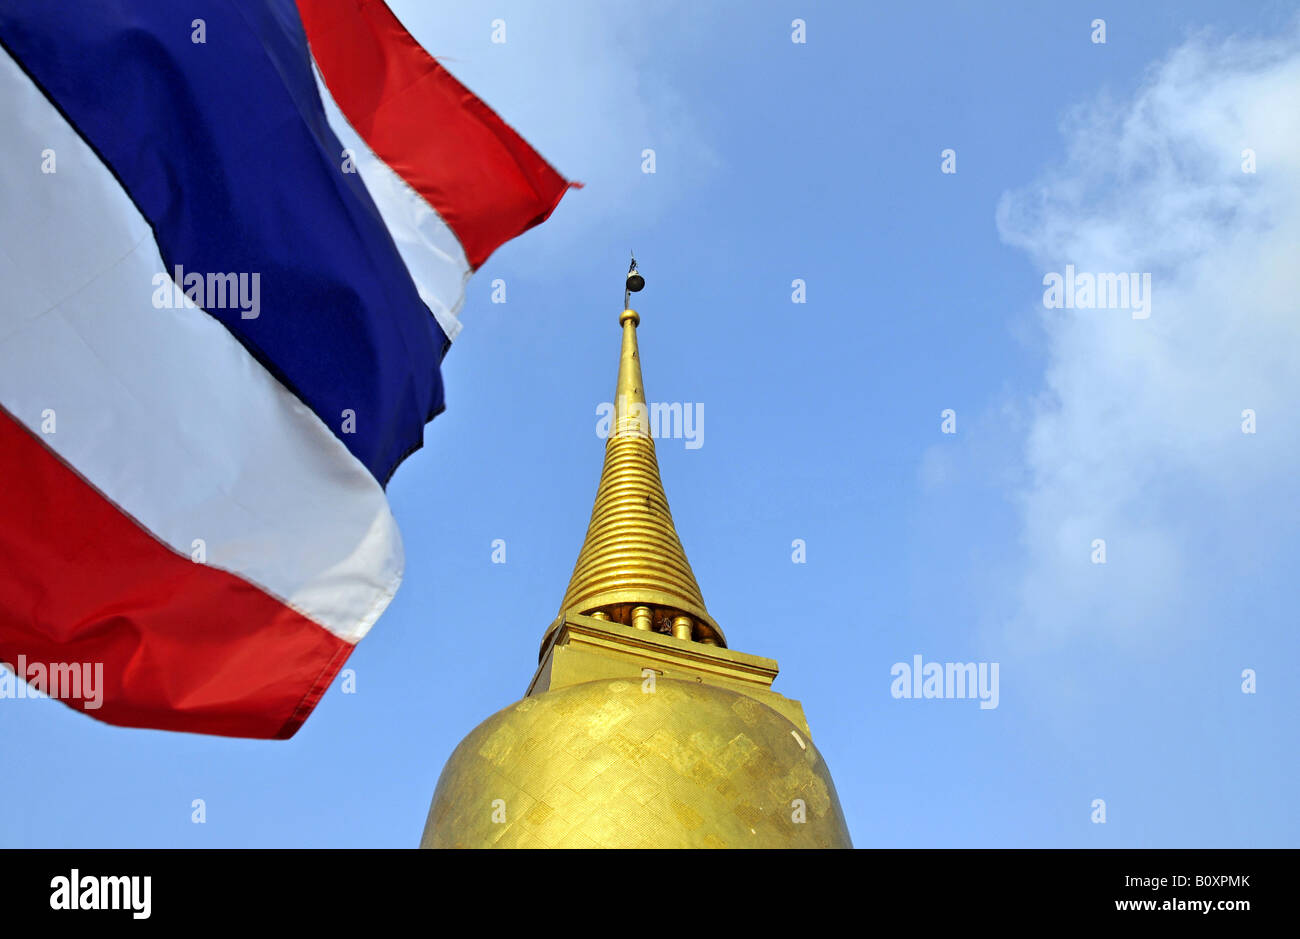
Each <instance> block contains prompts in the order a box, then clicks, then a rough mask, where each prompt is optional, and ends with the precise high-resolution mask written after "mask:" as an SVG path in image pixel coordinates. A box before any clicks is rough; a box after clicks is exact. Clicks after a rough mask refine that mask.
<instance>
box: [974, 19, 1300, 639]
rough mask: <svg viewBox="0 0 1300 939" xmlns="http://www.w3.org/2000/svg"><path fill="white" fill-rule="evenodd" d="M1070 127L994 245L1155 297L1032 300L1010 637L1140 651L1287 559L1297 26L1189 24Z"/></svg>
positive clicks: (1299, 132) (1295, 287)
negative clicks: (1184, 34) (1039, 338)
mask: <svg viewBox="0 0 1300 939" xmlns="http://www.w3.org/2000/svg"><path fill="white" fill-rule="evenodd" d="M1062 131H1063V133H1064V135H1065V137H1066V140H1067V144H1068V146H1067V156H1066V158H1065V160H1064V161H1063V163H1062V165H1060V166H1059V167H1057V168H1055V169H1053V170H1052V171H1050V172H1048V173H1046V174H1044V175H1043V176H1042V178H1040V179H1039V180H1037V181H1036V182H1034V183H1033V184H1032V185H1029V186H1026V187H1024V188H1022V189H1019V190H1017V191H1014V192H1009V193H1006V194H1004V196H1003V198H1002V200H1001V203H1000V205H999V207H998V212H997V222H998V227H999V231H1000V233H1001V236H1002V238H1003V240H1004V241H1005V242H1006V243H1008V244H1010V245H1013V246H1016V247H1019V248H1021V249H1023V250H1024V251H1025V252H1027V253H1028V255H1029V256H1030V257H1031V259H1032V260H1033V261H1034V263H1035V264H1036V265H1038V266H1040V267H1041V270H1042V272H1043V273H1044V274H1047V273H1048V272H1052V271H1062V270H1064V269H1065V265H1067V264H1072V265H1074V267H1075V268H1076V269H1077V270H1079V271H1090V272H1150V273H1151V274H1152V295H1153V296H1152V303H1151V313H1150V318H1149V319H1145V320H1143V319H1134V318H1133V317H1132V316H1131V315H1130V314H1129V312H1127V311H1124V310H1115V309H1109V310H1108V309H1073V310H1071V309H1043V308H1042V307H1041V306H1040V307H1039V308H1038V309H1037V315H1038V316H1040V317H1041V323H1042V328H1043V330H1044V333H1045V336H1046V349H1047V368H1046V374H1045V379H1044V388H1043V390H1042V393H1041V395H1040V397H1039V398H1038V400H1037V401H1036V403H1035V407H1034V410H1033V413H1032V417H1031V420H1030V422H1029V432H1028V436H1027V439H1026V440H1025V448H1024V461H1025V470H1026V476H1025V480H1026V482H1025V484H1024V485H1023V487H1022V488H1021V489H1020V491H1019V492H1018V497H1019V500H1020V505H1021V509H1022V512H1023V541H1024V545H1023V547H1024V551H1025V564H1024V567H1023V577H1021V578H1020V579H1019V583H1018V584H1017V586H1016V587H1015V591H1016V594H1017V602H1018V604H1019V613H1018V616H1017V617H1016V619H1015V630H1016V633H1017V635H1018V637H1019V638H1021V639H1022V640H1026V641H1029V640H1037V641H1039V642H1042V643H1044V644H1046V645H1054V644H1056V643H1058V642H1060V641H1062V640H1065V639H1067V638H1070V637H1072V636H1078V635H1082V634H1083V633H1085V632H1087V633H1089V634H1091V635H1093V636H1097V635H1100V636H1102V637H1103V638H1105V639H1108V640H1114V641H1117V642H1122V643H1136V644H1146V643H1152V642H1157V641H1160V640H1162V639H1166V638H1168V637H1170V636H1173V635H1177V634H1179V633H1180V632H1181V631H1185V630H1186V627H1187V625H1188V624H1189V622H1191V621H1194V620H1196V618H1197V616H1198V614H1199V613H1201V612H1202V611H1203V610H1204V609H1205V608H1206V607H1207V606H1208V605H1211V604H1212V603H1213V602H1215V601H1216V598H1217V601H1218V602H1221V601H1222V599H1223V598H1224V597H1225V596H1226V595H1228V594H1229V593H1231V591H1230V590H1227V589H1226V585H1228V584H1230V583H1232V582H1233V580H1234V579H1235V578H1237V577H1240V576H1247V577H1251V578H1255V577H1262V578H1268V577H1270V576H1272V577H1275V578H1284V577H1288V576H1292V575H1293V573H1294V571H1293V570H1291V569H1290V568H1291V565H1292V564H1294V562H1295V557H1294V553H1295V538H1296V533H1297V531H1300V519H1298V518H1297V511H1298V506H1300V476H1298V475H1297V467H1300V420H1297V415H1296V409H1297V403H1298V402H1300V255H1298V254H1297V250H1298V249H1300V31H1296V30H1293V31H1291V32H1290V33H1289V34H1288V35H1286V36H1284V37H1282V38H1275V39H1270V40H1245V39H1230V40H1214V39H1211V38H1207V37H1198V38H1196V39H1194V40H1192V41H1189V42H1188V43H1187V44H1185V45H1183V46H1181V47H1180V48H1178V49H1177V50H1175V51H1174V52H1173V53H1172V54H1170V55H1169V56H1168V57H1167V58H1165V59H1164V60H1163V61H1161V62H1159V63H1157V64H1156V65H1155V66H1153V67H1152V69H1151V70H1150V72H1149V73H1148V75H1147V76H1146V80H1145V81H1144V83H1143V86H1142V87H1141V89H1140V90H1139V91H1138V93H1137V94H1136V95H1135V96H1134V97H1133V98H1132V99H1131V100H1127V101H1115V100H1110V99H1100V100H1096V101H1093V102H1090V103H1089V104H1088V105H1086V106H1084V107H1080V108H1078V109H1076V110H1075V111H1073V112H1072V113H1071V114H1069V115H1068V117H1067V118H1066V120H1065V121H1064V122H1063V125H1062ZM1245 150H1250V151H1253V153H1254V159H1255V161H1256V172H1254V173H1248V172H1243V163H1244V162H1245V161H1248V160H1249V158H1250V157H1249V155H1245V156H1243V151H1245ZM1247 409H1251V410H1253V411H1254V412H1255V415H1256V420H1257V428H1258V430H1257V433H1255V434H1253V435H1252V434H1246V433H1243V432H1242V422H1243V417H1242V412H1243V411H1245V410H1247ZM1094 539H1105V542H1106V561H1107V563H1106V564H1104V565H1098V564H1094V563H1092V548H1091V545H1092V543H1093V540H1094ZM1284 548H1285V549H1286V550H1287V551H1288V552H1289V554H1288V556H1287V557H1286V558H1285V559H1283V560H1281V561H1279V560H1278V558H1277V552H1278V551H1279V550H1283V549H1284Z"/></svg>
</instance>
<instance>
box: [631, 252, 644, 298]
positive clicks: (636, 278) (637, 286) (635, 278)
mask: <svg viewBox="0 0 1300 939" xmlns="http://www.w3.org/2000/svg"><path fill="white" fill-rule="evenodd" d="M644 286H645V278H644V277H642V276H641V272H640V271H638V270H637V269H636V258H633V259H632V266H631V267H629V268H628V269H627V290H628V293H639V292H640V290H641V288H643V287H644Z"/></svg>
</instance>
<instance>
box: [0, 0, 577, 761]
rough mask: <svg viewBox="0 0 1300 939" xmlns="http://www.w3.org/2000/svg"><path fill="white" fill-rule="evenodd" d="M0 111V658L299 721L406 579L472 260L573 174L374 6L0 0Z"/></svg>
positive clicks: (203, 710)
mask: <svg viewBox="0 0 1300 939" xmlns="http://www.w3.org/2000/svg"><path fill="white" fill-rule="evenodd" d="M0 128H3V134H0V200H2V201H0V205H3V213H2V214H0V661H3V662H6V663H9V665H10V666H11V667H12V668H14V669H17V670H19V671H20V673H21V677H23V678H26V679H27V680H28V682H29V684H31V685H33V687H35V689H36V690H38V691H44V692H46V693H49V694H51V695H53V696H57V697H61V698H65V699H67V702H68V703H69V704H71V705H73V706H75V707H77V708H78V709H85V710H86V713H88V714H90V715H92V716H94V717H97V718H99V719H101V720H104V721H107V722H109V723H113V724H121V725H127V726H137V727H155V728H165V729H172V730H186V731H194V732H200V733H211V734H225V735H231V736H247V737H288V736H291V735H292V734H293V733H294V731H296V730H297V728H298V727H299V726H300V725H301V724H302V722H303V721H304V720H305V719H306V717H307V715H308V714H310V713H311V710H312V709H313V707H314V706H315V705H316V703H317V702H318V701H319V699H320V697H321V695H322V694H323V692H324V691H325V689H326V688H328V687H329V685H330V683H331V681H332V679H333V678H334V676H335V675H336V673H337V672H338V669H339V668H340V667H341V665H342V664H343V662H344V661H345V660H346V658H347V656H348V654H349V653H350V652H351V650H352V648H353V646H354V645H355V643H356V642H357V641H358V640H359V639H360V638H361V637H362V636H363V635H365V633H366V631H367V630H368V629H369V628H370V627H371V626H372V625H373V624H374V622H375V620H376V619H377V618H378V617H379V615H380V613H381V612H383V610H384V608H385V607H386V606H387V604H388V602H389V601H390V600H391V599H392V597H393V594H394V592H395V591H396V589H397V586H398V583H399V581H400V579H401V572H402V549H401V541H400V537H399V535H398V531H397V528H396V526H395V524H394V521H393V518H392V515H391V513H390V512H389V508H388V504H387V500H386V499H385V496H384V490H383V487H384V484H385V483H386V482H387V480H388V478H389V476H390V474H391V473H392V472H393V470H394V469H395V468H396V466H397V465H398V464H399V463H400V462H401V461H402V460H403V459H404V458H405V457H406V456H407V455H409V454H410V453H412V452H413V451H414V450H416V449H418V448H419V447H420V445H421V442H422V438H423V428H424V425H425V423H426V422H427V421H429V420H430V419H431V418H433V417H434V416H435V415H436V414H438V413H439V412H440V411H441V410H442V409H443V388H442V378H441V374H440V372H439V364H440V362H441V360H442V357H443V356H444V355H445V354H446V351H447V349H448V346H449V343H450V341H451V340H452V339H454V338H455V335H456V332H457V331H458V329H459V322H458V319H457V317H458V313H459V310H460V306H461V302H462V298H463V293H464V288H465V283H466V281H467V279H468V277H469V275H470V273H471V272H472V271H473V270H474V269H475V268H476V267H478V266H479V265H480V264H482V263H483V261H484V260H485V259H486V258H487V257H488V255H490V254H491V253H492V251H493V250H495V249H496V248H497V247H498V246H499V245H501V244H502V243H503V242H505V241H507V240H509V239H510V238H513V237H514V236H516V235H518V234H520V233H522V232H523V231H525V230H527V229H528V228H530V227H532V226H533V225H536V224H538V223H539V222H541V221H543V220H545V219H546V218H547V217H548V216H549V215H550V213H551V211H552V210H553V209H554V208H555V206H556V204H557V203H558V202H559V200H560V198H561V196H562V195H563V194H564V192H565V191H566V189H567V188H568V186H569V185H571V184H570V183H568V182H566V181H565V180H564V179H563V178H562V177H561V176H560V175H559V174H558V173H557V172H556V171H555V170H554V169H552V168H551V167H550V166H549V165H548V164H547V163H546V162H545V161H544V160H543V159H542V158H541V157H540V156H538V154H537V153H536V152H535V151H533V149H532V148H531V147H529V145H528V144H527V143H526V142H525V141H524V140H522V139H521V138H520V137H519V136H518V135H517V134H516V133H515V132H514V131H512V130H511V129H510V128H509V127H508V126H507V125H506V124H505V123H504V122H503V121H502V120H501V119H500V118H499V117H498V116H497V115H496V114H494V113H493V112H492V111H491V110H489V109H488V108H487V107H486V106H485V105H484V104H483V103H482V102H481V101H479V100H478V99H477V98H475V97H474V96H473V95H472V94H471V93H470V92H469V91H467V90H466V89H465V88H464V87H463V86H462V85H460V84H459V83H458V82H457V81H456V80H455V79H454V78H453V77H452V76H451V75H449V74H448V73H447V72H446V71H445V70H444V69H443V68H442V67H441V66H440V65H438V63H436V62H435V61H434V60H433V59H432V58H431V57H430V56H429V55H428V54H427V53H426V52H425V51H424V50H423V49H422V48H420V46H419V45H418V44H417V43H416V42H415V41H414V40H413V39H412V38H411V37H410V35H409V34H407V32H406V31H405V30H404V29H403V27H402V26H401V24H400V23H399V22H398V21H397V19H396V17H394V15H393V14H392V12H391V11H389V9H388V8H387V7H386V6H385V5H384V4H383V3H382V2H379V0H298V2H297V3H294V2H292V0H190V2H187V3H184V4H177V3H175V2H174V0H100V2H95V3H85V4H70V3H51V2H49V0H0ZM20 661H21V662H22V663H24V664H23V666H22V667H21V668H19V666H18V665H17V664H16V663H19V662H20ZM89 665H93V666H94V667H95V669H96V670H99V669H100V667H101V666H102V671H98V672H95V673H98V674H102V687H96V688H94V689H91V688H88V687H81V688H79V689H78V688H70V687H69V686H70V685H71V684H77V683H75V682H69V681H67V680H66V679H68V677H69V676H73V677H75V676H76V675H78V674H85V675H86V676H87V678H88V676H90V675H91V674H92V672H91V671H89V670H87V671H85V672H84V673H78V672H76V668H77V667H78V666H89ZM38 666H39V669H38ZM59 675H61V676H62V677H63V678H64V679H65V681H64V682H63V685H62V686H58V682H57V681H55V678H56V676H59ZM89 683H90V682H89V678H88V680H87V684H89ZM42 684H44V687H42ZM92 692H93V693H92Z"/></svg>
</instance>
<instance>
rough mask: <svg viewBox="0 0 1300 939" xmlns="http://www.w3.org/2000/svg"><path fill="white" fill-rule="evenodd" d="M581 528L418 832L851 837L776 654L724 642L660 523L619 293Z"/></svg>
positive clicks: (507, 838)
mask: <svg viewBox="0 0 1300 939" xmlns="http://www.w3.org/2000/svg"><path fill="white" fill-rule="evenodd" d="M644 283H645V281H644V280H643V279H642V278H641V275H640V274H639V273H637V271H636V262H635V261H633V263H632V269H631V270H630V271H629V273H628V278H627V286H628V293H627V294H625V295H624V304H623V305H624V307H625V309H624V310H623V313H622V315H620V317H619V323H620V325H621V326H622V329H623V348H622V354H621V356H620V359H619V366H618V385H617V390H616V397H615V402H616V403H615V416H614V420H613V422H612V425H611V427H610V435H609V438H608V441H607V442H606V445H605V466H604V469H603V471H602V472H601V476H600V485H599V487H598V488H597V490H596V504H595V507H594V508H593V509H592V513H591V524H590V525H589V526H588V528H587V537H586V540H585V542H584V543H583V546H582V550H581V551H580V552H579V554H578V561H577V564H576V565H575V566H574V569H573V577H572V578H571V579H570V581H569V588H568V590H566V591H565V594H564V600H563V602H562V603H561V604H560V612H559V615H558V616H557V617H556V618H555V620H554V622H552V623H551V624H550V626H549V627H548V628H547V630H546V633H545V635H544V637H543V639H542V648H541V653H540V656H539V659H540V664H539V666H538V669H537V672H536V674H535V675H534V676H533V680H532V682H531V683H530V684H529V686H528V690H527V692H526V693H525V695H524V698H523V700H521V701H519V702H517V703H515V704H512V705H510V706H509V707H507V708H505V709H504V710H501V711H498V712H497V713H496V714H494V715H492V716H491V717H489V718H488V719H487V720H485V721H484V722H483V723H482V724H479V726H478V727H476V728H474V730H473V731H471V732H470V734H469V736H468V737H466V738H465V739H464V740H463V741H461V743H460V745H459V746H458V747H456V750H455V751H454V752H453V753H452V755H451V758H450V759H449V760H448V761H447V765H446V766H445V767H444V768H443V771H442V775H441V776H440V777H439V779H438V786H437V789H436V790H435V791H434V794H433V803H432V805H431V806H430V807H429V817H428V821H427V822H426V824H425V828H424V837H423V838H422V839H421V842H420V846H421V847H425V848H488V847H495V848H579V847H586V848H596V847H605V848H616V847H617V848H634V847H652V848H677V847H681V848H690V847H716V848H740V847H753V848H782V847H790V848H832V847H837V848H838V847H843V848H847V847H852V845H851V843H850V841H849V833H848V828H847V827H846V825H845V823H844V815H843V812H842V811H841V810H840V803H839V799H838V797H837V796H836V794H835V785H834V783H832V782H831V775H830V771H829V770H828V769H827V767H826V762H825V760H823V759H822V756H821V754H820V753H819V752H818V751H817V748H816V746H814V745H813V742H812V735H811V733H810V732H809V729H808V722H807V720H806V719H805V718H804V714H803V708H802V707H800V705H799V702H798V701H792V700H790V699H789V698H785V697H782V696H781V695H779V694H777V693H776V692H774V691H772V690H771V685H772V681H773V679H774V678H775V677H776V674H777V664H776V662H774V661H773V660H771V659H766V658H762V657H760V656H757V655H750V654H748V653H744V652H736V651H733V650H731V649H728V648H727V642H726V638H725V637H724V636H723V633H722V629H721V628H720V627H719V626H718V624H717V623H716V622H714V620H713V617H711V616H710V615H709V611H708V609H707V608H706V607H705V605H704V597H703V596H702V595H701V593H700V588H699V585H698V584H697V583H696V581H695V574H694V573H693V572H692V571H691V565H690V563H689V562H688V561H687V560H686V552H685V551H683V550H682V544H681V540H680V539H679V538H678V536H677V530H676V528H674V526H673V519H672V514H671V513H670V512H669V510H668V499H667V497H666V496H665V495H664V489H663V483H662V482H660V479H659V463H658V460H657V459H656V458H655V446H654V440H653V438H652V437H651V435H650V432H649V425H648V420H647V409H646V399H645V392H644V390H643V386H642V383H641V363H640V358H639V356H638V354H637V341H636V328H637V326H638V325H639V324H640V321H641V320H640V317H639V316H638V315H637V313H636V312H635V311H634V310H631V309H626V307H627V306H628V304H627V299H628V297H629V295H630V293H631V292H633V291H637V290H640V289H641V287H642V286H644Z"/></svg>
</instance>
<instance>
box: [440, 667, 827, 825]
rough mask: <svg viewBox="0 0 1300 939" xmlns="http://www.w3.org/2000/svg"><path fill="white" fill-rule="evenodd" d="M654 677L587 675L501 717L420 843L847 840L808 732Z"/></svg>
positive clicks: (467, 756) (468, 751)
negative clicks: (647, 685) (649, 680)
mask: <svg viewBox="0 0 1300 939" xmlns="http://www.w3.org/2000/svg"><path fill="white" fill-rule="evenodd" d="M655 685H656V687H655V690H654V691H653V692H650V693H647V692H645V691H644V690H643V688H642V680H638V679H632V680H624V679H616V680H612V681H611V680H609V679H604V680H600V681H587V682H582V683H580V684H576V685H570V686H568V687H566V688H560V689H557V690H554V691H548V692H547V693H545V694H541V695H536V696H533V697H528V698H524V699H523V700H522V701H520V702H518V703H517V704H513V705H511V706H510V707H508V708H506V709H505V710H503V711H498V712H497V713H496V714H494V715H493V716H492V717H490V718H488V719H487V720H486V721H484V722H483V723H482V724H480V725H479V726H478V727H476V728H475V729H474V730H473V731H472V732H471V733H470V735H469V736H468V737H466V738H465V740H464V741H463V742H462V743H461V744H460V746H458V747H457V748H456V751H455V752H454V753H453V754H452V756H451V759H450V760H448V761H447V767H446V769H444V770H443V772H442V778H441V779H439V780H438V788H437V790H436V791H435V792H434V795H433V806H432V808H431V809H430V811H429V825H428V828H427V829H426V830H425V839H424V844H423V846H424V847H429V848H461V847H481V846H488V845H491V846H492V847H498V848H616V847H617V848H642V847H644V848H659V847H666V846H668V847H697V848H740V847H791V848H829V847H840V846H847V845H848V843H849V834H848V831H847V829H846V828H845V826H844V818H843V816H842V815H841V814H840V811H839V803H838V800H837V799H836V796H835V785H834V783H832V782H831V777H830V773H829V772H828V771H827V769H826V763H825V762H824V761H823V760H822V758H821V755H820V754H819V753H818V752H817V748H816V747H814V746H813V745H812V742H811V740H809V739H808V737H807V736H806V731H804V730H801V729H800V728H797V727H795V725H794V724H792V723H791V722H790V721H789V720H788V719H787V718H785V717H784V716H782V715H781V714H779V713H777V712H776V711H774V710H772V709H771V708H769V707H767V706H765V705H763V704H760V703H758V702H757V701H755V700H754V699H753V698H750V697H748V696H747V695H744V694H741V693H739V692H736V691H731V690H729V689H726V688H720V687H715V686H712V685H706V684H703V683H699V682H694V681H682V680H677V679H658V680H657V681H656V682H655ZM494 800H500V802H498V803H497V806H496V808H497V809H499V811H498V812H496V813H495V818H494V813H493V811H492V809H493V806H492V804H491V803H492V802H493V801H494ZM797 819H802V820H797Z"/></svg>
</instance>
